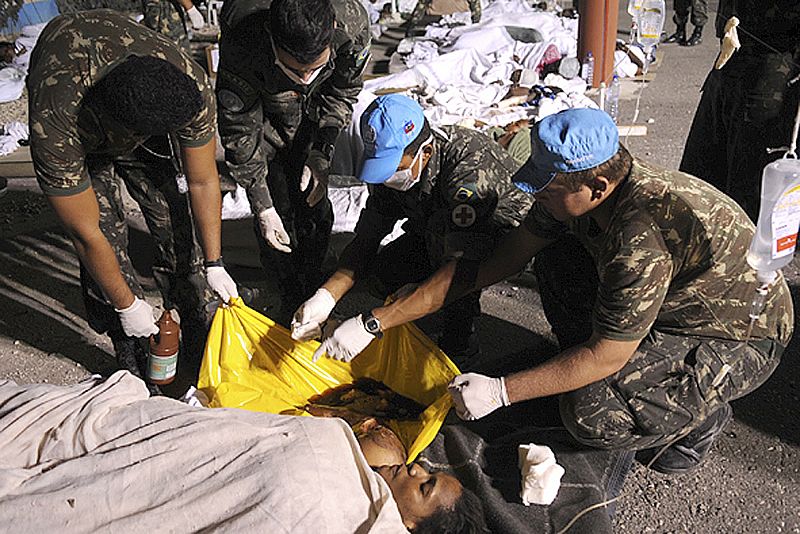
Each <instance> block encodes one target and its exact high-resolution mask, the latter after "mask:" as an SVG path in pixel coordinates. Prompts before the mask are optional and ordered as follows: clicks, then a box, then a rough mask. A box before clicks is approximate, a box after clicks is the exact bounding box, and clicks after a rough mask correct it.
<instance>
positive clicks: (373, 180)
mask: <svg viewBox="0 0 800 534" xmlns="http://www.w3.org/2000/svg"><path fill="white" fill-rule="evenodd" d="M402 159H403V151H402V150H397V151H395V152H392V153H391V154H388V155H384V156H381V157H374V158H367V159H365V160H364V163H363V165H361V172H360V173H359V174H358V179H359V180H361V181H362V182H364V183H367V184H382V183H383V182H385V181H386V180H388V179H389V177H391V176H392V175H393V174H394V173H395V171H397V166H398V165H400V160H402Z"/></svg>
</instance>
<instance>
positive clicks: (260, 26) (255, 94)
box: [217, 0, 370, 325]
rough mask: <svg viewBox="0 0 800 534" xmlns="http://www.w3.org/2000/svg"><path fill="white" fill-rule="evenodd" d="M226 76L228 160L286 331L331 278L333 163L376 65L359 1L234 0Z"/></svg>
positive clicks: (222, 97) (223, 126)
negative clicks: (369, 68) (367, 72)
mask: <svg viewBox="0 0 800 534" xmlns="http://www.w3.org/2000/svg"><path fill="white" fill-rule="evenodd" d="M220 20H221V28H222V40H221V42H220V63H219V71H218V77H217V95H218V100H219V106H220V114H219V129H220V135H221V137H222V144H223V146H224V147H225V159H226V161H227V163H228V166H229V168H230V171H231V175H232V176H233V178H234V179H235V180H236V182H237V183H238V184H239V185H241V186H242V187H244V189H245V190H246V192H247V197H248V200H249V201H250V206H251V208H252V211H253V214H254V215H255V221H254V223H255V228H256V235H257V237H258V238H259V245H260V247H261V259H262V264H263V265H264V267H265V269H267V271H269V272H271V274H273V275H274V276H275V277H276V278H277V279H278V282H279V285H280V289H281V292H282V299H281V300H282V307H281V312H279V314H278V316H276V317H273V318H274V319H276V320H278V322H281V323H283V324H287V325H288V322H289V318H290V317H291V313H292V311H294V309H295V308H296V307H297V306H298V305H299V304H300V303H301V302H302V301H303V299H305V298H306V297H307V296H308V295H310V294H311V292H313V291H314V289H315V288H316V287H318V286H319V284H320V283H321V282H322V281H323V280H324V277H323V274H322V273H321V266H322V263H323V260H324V258H325V255H326V253H327V249H328V242H329V239H330V231H331V226H332V224H333V210H332V207H331V203H330V201H329V200H328V198H327V183H328V172H329V165H330V161H329V160H330V157H331V153H332V151H333V146H334V143H335V141H336V137H337V136H338V135H339V132H340V131H341V129H342V128H344V126H346V125H347V124H348V122H349V121H350V117H351V115H352V111H353V104H354V103H355V101H356V99H357V97H358V93H359V92H360V91H361V88H362V86H363V83H362V79H361V75H362V73H363V71H364V67H365V65H366V63H367V60H368V58H369V45H370V32H369V20H368V17H367V13H366V11H365V10H364V8H363V6H362V5H361V4H360V3H359V1H358V0H322V1H317V2H308V1H304V0H272V1H271V2H270V1H269V0H236V1H233V0H230V1H228V2H225V4H224V6H223V9H222V13H221V14H220Z"/></svg>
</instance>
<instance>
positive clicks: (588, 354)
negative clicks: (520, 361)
mask: <svg viewBox="0 0 800 534" xmlns="http://www.w3.org/2000/svg"><path fill="white" fill-rule="evenodd" d="M639 343H640V340H637V341H614V340H611V339H605V338H602V337H600V336H598V335H596V334H595V335H593V336H592V337H591V338H590V339H589V341H587V342H586V343H582V344H580V345H576V346H574V347H571V348H569V349H567V350H564V351H562V352H561V353H560V354H558V355H557V356H555V357H554V358H552V359H550V360H548V361H546V362H545V363H543V364H541V365H538V366H536V367H533V368H531V369H528V370H525V371H521V372H519V373H514V374H512V375H509V376H507V377H506V378H505V383H506V391H507V392H508V400H509V401H511V403H516V402H521V401H525V400H530V399H535V398H538V397H546V396H549V395H556V394H559V393H565V392H567V391H574V390H576V389H579V388H582V387H584V386H586V385H588V384H591V383H593V382H597V381H598V380H602V379H604V378H607V377H609V376H611V375H613V374H614V373H616V372H617V371H619V370H620V369H622V368H623V367H624V366H625V364H626V363H627V362H628V360H630V358H631V356H633V353H634V352H635V351H636V348H637V347H638V346H639Z"/></svg>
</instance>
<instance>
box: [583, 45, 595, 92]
mask: <svg viewBox="0 0 800 534" xmlns="http://www.w3.org/2000/svg"><path fill="white" fill-rule="evenodd" d="M581 78H583V80H584V81H585V82H586V84H587V85H588V86H589V87H594V56H593V55H592V52H591V51H589V52H586V59H584V60H583V65H581Z"/></svg>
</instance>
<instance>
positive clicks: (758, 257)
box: [747, 158, 800, 273]
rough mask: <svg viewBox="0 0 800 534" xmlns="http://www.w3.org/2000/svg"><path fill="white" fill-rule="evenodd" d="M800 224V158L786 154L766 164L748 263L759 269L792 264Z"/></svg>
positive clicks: (762, 270) (765, 269)
mask: <svg viewBox="0 0 800 534" xmlns="http://www.w3.org/2000/svg"><path fill="white" fill-rule="evenodd" d="M798 225H800V160H797V159H789V158H783V159H779V160H777V161H774V162H772V163H770V164H769V165H767V166H766V167H765V168H764V174H763V175H762V178H761V207H760V211H759V214H758V225H757V226H756V233H755V235H754V236H753V241H752V242H751V243H750V250H749V251H748V253H747V263H748V264H750V267H752V268H753V269H755V270H756V271H758V272H759V273H771V272H774V271H777V270H778V269H781V268H782V267H784V266H786V265H787V264H789V262H791V261H792V258H793V257H794V250H795V247H796V246H797V229H798Z"/></svg>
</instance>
